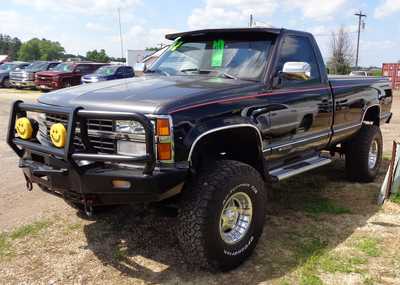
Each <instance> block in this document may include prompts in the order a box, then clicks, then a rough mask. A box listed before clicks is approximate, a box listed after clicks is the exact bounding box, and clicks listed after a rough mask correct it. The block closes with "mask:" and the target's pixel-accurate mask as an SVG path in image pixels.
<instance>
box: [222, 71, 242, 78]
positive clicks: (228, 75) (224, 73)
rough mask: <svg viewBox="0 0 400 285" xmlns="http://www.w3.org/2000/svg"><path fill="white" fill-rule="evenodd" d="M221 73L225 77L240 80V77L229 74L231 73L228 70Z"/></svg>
mask: <svg viewBox="0 0 400 285" xmlns="http://www.w3.org/2000/svg"><path fill="white" fill-rule="evenodd" d="M219 75H220V76H221V75H222V76H223V77H225V78H229V79H234V80H238V79H239V78H237V77H236V76H235V75H232V74H229V73H226V72H221V73H220V74H219Z"/></svg>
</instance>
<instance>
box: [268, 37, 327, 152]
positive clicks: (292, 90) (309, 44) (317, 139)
mask: <svg viewBox="0 0 400 285" xmlns="http://www.w3.org/2000/svg"><path fill="white" fill-rule="evenodd" d="M293 66H297V67H299V66H300V67H301V66H303V67H305V71H304V73H303V74H302V75H304V74H306V75H307V76H298V75H299V74H297V76H293V75H296V74H294V73H295V72H290V70H291V68H293ZM321 68H322V67H320V66H319V63H318V60H317V56H316V54H315V52H314V45H313V41H312V39H311V38H309V37H306V36H299V35H287V36H286V37H285V39H284V40H283V43H282V45H281V48H280V51H279V56H278V62H277V64H276V67H275V71H274V74H275V75H276V77H275V79H274V85H275V86H274V89H273V90H272V92H271V96H269V103H270V104H271V105H272V106H276V108H274V109H273V110H272V111H270V112H269V114H268V115H269V118H270V125H271V126H272V130H271V131H269V133H268V132H267V135H266V140H267V145H268V148H269V150H270V152H269V153H268V155H269V158H270V159H279V158H283V157H288V156H289V155H297V154H300V153H305V152H306V151H309V150H311V151H312V150H320V149H321V148H323V147H324V146H326V145H327V143H328V141H329V138H330V134H331V125H332V119H333V117H332V103H333V102H332V95H331V90H330V88H329V85H328V83H327V80H326V79H325V80H324V78H323V77H322V76H321V74H322V72H321ZM307 70H308V71H307ZM292 71H293V69H292Z"/></svg>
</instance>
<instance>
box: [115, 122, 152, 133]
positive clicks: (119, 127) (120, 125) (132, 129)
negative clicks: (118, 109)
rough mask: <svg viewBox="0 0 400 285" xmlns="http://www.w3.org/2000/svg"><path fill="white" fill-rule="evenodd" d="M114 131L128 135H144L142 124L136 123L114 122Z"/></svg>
mask: <svg viewBox="0 0 400 285" xmlns="http://www.w3.org/2000/svg"><path fill="white" fill-rule="evenodd" d="M115 131H116V132H117V133H121V134H128V135H145V131H144V128H143V126H142V124H141V123H139V122H136V121H116V124H115Z"/></svg>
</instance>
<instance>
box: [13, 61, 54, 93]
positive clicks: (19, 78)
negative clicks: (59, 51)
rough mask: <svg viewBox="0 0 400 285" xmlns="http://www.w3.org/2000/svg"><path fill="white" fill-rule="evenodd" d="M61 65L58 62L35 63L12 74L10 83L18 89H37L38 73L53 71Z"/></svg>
mask: <svg viewBox="0 0 400 285" xmlns="http://www.w3.org/2000/svg"><path fill="white" fill-rule="evenodd" d="M59 63H60V62H58V61H34V62H32V63H31V64H30V65H28V66H27V67H26V68H25V69H22V70H17V71H12V72H10V83H11V85H12V86H14V87H16V88H23V87H29V88H32V87H35V75H36V73H37V72H40V71H45V70H51V69H53V68H54V67H56V66H57V65H58V64H59Z"/></svg>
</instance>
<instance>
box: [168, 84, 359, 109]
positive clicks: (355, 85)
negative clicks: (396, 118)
mask: <svg viewBox="0 0 400 285" xmlns="http://www.w3.org/2000/svg"><path fill="white" fill-rule="evenodd" d="M359 86H365V84H354V85H342V86H334V87H333V88H334V89H337V88H351V87H359ZM327 89H329V87H318V88H309V89H296V90H285V91H279V92H267V93H261V94H254V95H246V96H241V97H233V98H227V99H218V100H213V101H207V102H203V103H197V104H193V105H189V106H184V107H181V108H178V109H175V110H172V111H171V112H170V114H173V113H177V112H181V111H185V110H190V109H195V108H198V107H203V106H207V105H212V104H218V103H227V102H235V101H241V100H245V99H255V98H258V97H265V96H275V95H282V94H291V93H301V92H310V91H319V90H327Z"/></svg>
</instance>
